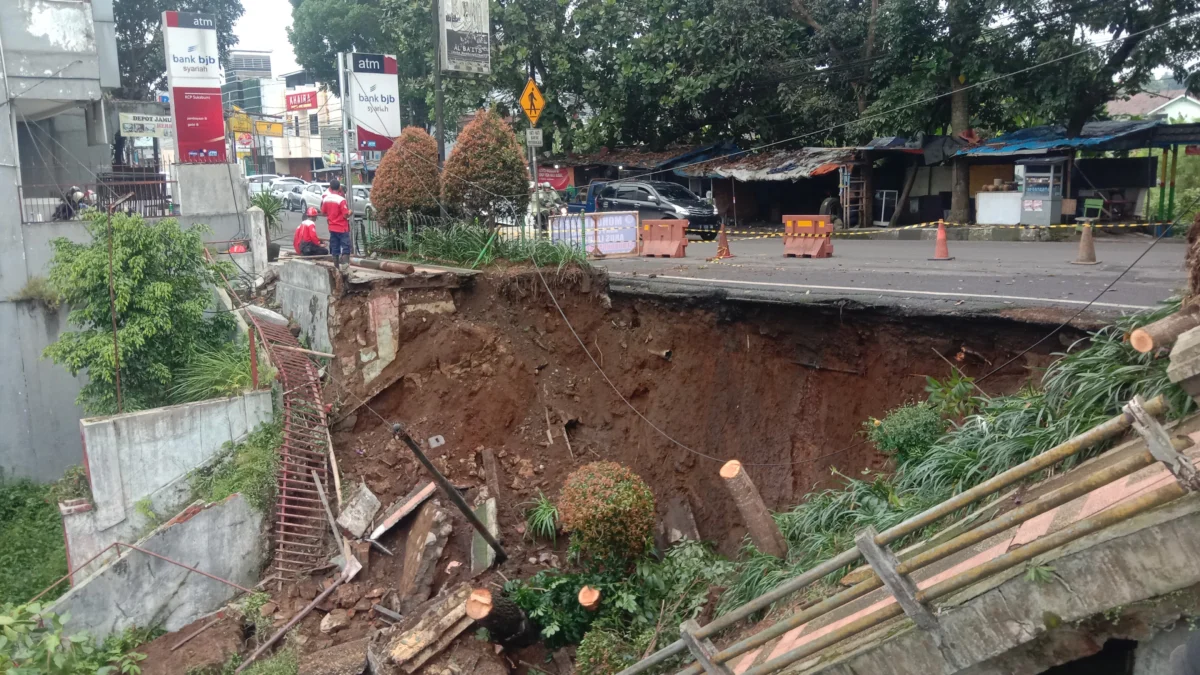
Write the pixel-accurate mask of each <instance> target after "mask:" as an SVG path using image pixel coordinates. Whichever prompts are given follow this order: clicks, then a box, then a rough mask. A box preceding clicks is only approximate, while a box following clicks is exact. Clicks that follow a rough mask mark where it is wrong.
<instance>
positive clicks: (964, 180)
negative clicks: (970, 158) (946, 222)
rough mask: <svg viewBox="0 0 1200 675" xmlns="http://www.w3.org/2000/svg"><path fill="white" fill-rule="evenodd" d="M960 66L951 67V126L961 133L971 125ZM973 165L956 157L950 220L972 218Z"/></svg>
mask: <svg viewBox="0 0 1200 675" xmlns="http://www.w3.org/2000/svg"><path fill="white" fill-rule="evenodd" d="M957 70H958V68H951V69H950V128H951V129H953V130H954V133H955V134H961V133H963V132H965V131H966V130H967V129H969V128H970V127H971V114H970V110H969V109H968V107H967V90H966V89H965V88H964V86H963V85H964V84H965V83H964V82H962V81H961V80H960V79H959V73H958V72H956V71H957ZM970 188H971V167H970V165H969V164H967V158H966V157H956V158H954V182H953V183H952V185H951V192H950V222H952V223H966V222H968V221H969V220H970V218H971V191H970Z"/></svg>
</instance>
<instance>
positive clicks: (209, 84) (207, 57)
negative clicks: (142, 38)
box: [163, 12, 226, 164]
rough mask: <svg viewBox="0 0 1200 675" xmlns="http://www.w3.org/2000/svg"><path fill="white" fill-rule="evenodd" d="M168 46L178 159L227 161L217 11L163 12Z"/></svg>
mask: <svg viewBox="0 0 1200 675" xmlns="http://www.w3.org/2000/svg"><path fill="white" fill-rule="evenodd" d="M163 52H164V53H165V54H166V61H167V89H168V91H169V92H170V97H171V118H172V120H173V121H174V125H175V145H176V147H177V153H176V157H177V158H178V161H180V162H182V163H184V164H199V163H214V162H217V163H220V162H225V161H226V144H225V118H224V115H223V113H222V109H221V73H220V58H219V56H220V52H219V51H218V49H217V21H216V17H214V16H213V15H211V14H191V13H188V12H163Z"/></svg>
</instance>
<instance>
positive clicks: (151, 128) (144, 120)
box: [117, 113, 175, 145]
mask: <svg viewBox="0 0 1200 675" xmlns="http://www.w3.org/2000/svg"><path fill="white" fill-rule="evenodd" d="M117 117H118V118H120V121H121V135H122V136H129V137H131V138H139V137H147V138H174V137H175V125H174V123H173V122H172V121H171V116H170V115H139V114H137V113H118V114H117ZM151 145H153V143H151Z"/></svg>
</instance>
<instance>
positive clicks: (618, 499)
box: [559, 462, 654, 566]
mask: <svg viewBox="0 0 1200 675" xmlns="http://www.w3.org/2000/svg"><path fill="white" fill-rule="evenodd" d="M559 510H560V513H561V515H562V524H563V529H565V530H566V531H567V532H570V533H571V548H572V550H574V551H577V552H579V553H580V554H581V555H583V556H587V557H589V558H591V559H592V560H593V561H596V562H601V563H605V562H610V561H611V562H614V563H616V564H617V565H618V566H620V561H625V560H634V559H636V558H638V557H639V556H641V554H642V552H643V551H644V550H645V549H646V542H647V541H648V540H649V539H650V531H651V528H653V527H654V495H653V494H652V493H651V492H650V488H649V487H647V486H646V483H645V482H644V481H643V480H642V479H641V478H639V477H638V476H637V474H635V473H633V472H632V471H630V470H629V469H628V468H626V467H624V466H621V465H620V464H617V463H616V462H592V463H591V464H586V465H584V466H582V467H580V468H579V469H576V470H575V471H574V472H572V473H571V474H570V475H569V476H567V480H566V482H565V483H564V484H563V488H562V494H561V495H560V496H559Z"/></svg>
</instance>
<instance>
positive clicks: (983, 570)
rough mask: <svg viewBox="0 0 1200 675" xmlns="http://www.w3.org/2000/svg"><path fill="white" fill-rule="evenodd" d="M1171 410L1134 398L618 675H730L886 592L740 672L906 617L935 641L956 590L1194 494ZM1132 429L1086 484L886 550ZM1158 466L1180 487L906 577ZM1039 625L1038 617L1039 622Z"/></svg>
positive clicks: (762, 672)
mask: <svg viewBox="0 0 1200 675" xmlns="http://www.w3.org/2000/svg"><path fill="white" fill-rule="evenodd" d="M1166 409H1167V404H1166V402H1165V400H1164V399H1163V397H1161V396H1159V397H1157V398H1154V399H1153V400H1151V401H1148V402H1146V401H1143V400H1142V399H1141V398H1140V397H1135V398H1134V400H1132V401H1130V402H1129V404H1128V405H1127V406H1126V407H1125V412H1123V413H1122V414H1121V415H1118V416H1116V417H1114V418H1112V419H1110V420H1108V421H1106V422H1104V423H1102V424H1100V425H1098V426H1096V427H1094V428H1092V429H1090V430H1088V431H1085V432H1084V433H1082V434H1080V435H1078V436H1076V437H1074V438H1071V439H1070V440H1068V441H1066V442H1065V443H1063V444H1061V445H1058V446H1056V447H1054V448H1051V449H1050V450H1047V451H1046V452H1044V453H1042V454H1041V455H1038V456H1037V457H1034V458H1032V459H1030V460H1028V461H1026V462H1024V463H1023V464H1020V465H1018V466H1016V467H1013V468H1012V469H1009V470H1008V471H1005V472H1004V473H1002V474H1000V475H998V476H995V477H994V478H991V479H990V480H987V481H985V482H983V483H981V484H979V485H977V486H975V487H973V488H971V489H969V490H965V491H963V492H962V493H960V494H958V495H956V496H954V497H952V498H950V499H948V500H946V501H945V502H942V503H941V504H938V505H937V506H934V507H932V508H930V509H928V510H926V511H925V512H924V513H921V514H919V515H917V516H914V517H913V518H910V519H909V520H906V521H904V522H903V523H900V524H899V525H896V526H894V527H891V528H889V529H887V530H885V531H883V532H878V533H877V532H874V531H873V530H870V529H868V530H867V531H864V532H862V533H860V534H859V536H858V537H856V539H855V541H856V543H857V546H856V547H855V548H852V549H850V550H848V551H845V552H843V553H841V554H840V555H837V556H835V557H833V558H831V559H829V560H826V561H825V562H823V563H821V564H820V565H817V566H816V567H814V568H813V569H811V570H809V571H807V572H805V573H804V574H801V575H799V576H797V577H795V578H793V579H791V580H790V581H788V582H786V583H784V584H783V585H781V586H779V587H778V588H776V589H774V590H772V591H769V592H767V593H765V594H763V595H761V596H759V597H758V598H755V599H754V600H752V601H750V602H748V603H746V604H744V605H742V606H741V607H738V608H736V609H734V610H733V611H731V612H729V613H728V614H725V615H724V616H722V617H720V618H719V619H716V620H715V621H713V622H712V623H709V624H708V625H705V626H701V627H697V626H694V625H688V624H684V626H682V627H681V633H682V637H681V638H680V639H679V640H676V641H675V642H673V643H671V644H670V645H667V646H666V647H664V648H662V649H660V650H658V651H657V652H655V653H654V654H652V655H650V656H649V657H647V658H645V659H643V660H641V661H639V662H637V663H636V664H634V665H632V666H630V667H629V668H626V669H625V670H622V671H621V672H620V673H619V674H618V675H634V674H635V673H644V672H647V671H650V670H651V669H653V668H657V667H659V666H662V665H664V664H665V663H666V662H668V661H670V660H672V659H674V658H678V657H681V656H684V655H685V654H687V653H690V654H691V655H692V656H694V657H695V658H696V662H695V663H693V664H692V665H690V666H687V667H685V668H683V669H682V670H680V671H679V675H700V674H702V673H710V674H711V673H727V672H729V671H728V670H727V666H726V665H725V664H728V663H729V662H731V661H732V660H734V659H736V658H737V657H739V656H741V655H743V654H747V653H749V652H751V651H752V650H755V649H757V648H759V647H762V646H763V645H766V644H767V643H769V642H771V641H772V640H775V639H776V638H780V637H782V636H784V635H785V634H787V633H789V632H791V631H793V630H795V629H797V628H799V627H801V626H803V625H805V624H807V623H809V622H811V621H814V620H816V619H818V618H820V617H822V616H825V615H826V614H828V613H830V612H832V611H834V610H836V609H838V608H839V607H842V606H844V605H847V604H849V603H850V602H853V601H854V600H857V599H859V598H861V597H863V596H865V595H867V594H868V593H870V592H872V591H874V590H876V589H879V588H887V590H888V591H889V592H890V594H891V595H892V597H893V598H895V600H896V602H895V603H891V604H889V605H886V606H884V607H882V608H880V609H878V610H876V611H874V612H871V613H868V614H866V615H865V616H862V617H860V618H857V619H855V620H853V621H849V622H848V623H846V624H845V625H841V626H840V627H838V628H836V629H834V630H831V631H829V632H828V633H825V634H823V635H821V636H820V637H818V638H815V639H813V640H810V641H808V642H804V643H803V644H800V645H799V646H795V647H793V648H791V649H789V650H788V651H786V652H784V653H782V654H778V655H774V656H773V657H771V658H769V660H767V661H765V662H763V663H760V664H758V665H754V666H752V667H750V668H748V669H745V668H741V667H739V672H741V673H742V675H766V674H767V673H775V672H778V671H780V670H782V669H784V668H787V667H788V666H790V665H792V664H794V663H797V662H799V661H801V660H802V659H805V658H808V657H810V656H812V655H814V654H816V653H817V652H820V651H822V650H824V649H826V648H828V647H831V646H833V645H835V644H837V643H839V642H842V641H843V640H846V639H848V638H851V637H853V636H855V635H859V634H861V633H863V632H865V631H867V630H870V629H873V628H875V627H876V626H879V625H880V624H883V623H885V622H887V621H890V620H891V619H894V618H897V617H900V616H904V615H907V616H908V617H909V618H911V619H912V620H913V622H914V623H915V624H916V625H917V626H918V627H920V628H921V629H923V630H928V631H935V632H936V631H937V621H938V619H937V618H936V616H934V613H933V612H932V611H931V609H930V605H931V603H932V602H933V601H934V600H937V599H939V598H943V597H946V596H947V595H949V594H951V593H954V592H956V591H958V590H961V589H963V588H966V587H968V586H971V585H974V584H975V583H978V582H979V581H982V580H984V579H987V578H989V577H992V576H994V575H996V574H999V573H1001V572H1004V571H1005V570H1009V569H1012V568H1013V567H1016V566H1018V565H1021V564H1023V563H1025V562H1027V561H1029V560H1031V559H1033V558H1034V557H1036V556H1039V555H1042V554H1044V553H1047V552H1049V551H1052V550H1054V549H1056V548H1058V547H1060V546H1062V545H1064V544H1067V543H1069V542H1071V541H1074V540H1076V539H1079V538H1081V537H1083V536H1086V535H1088V534H1091V533H1093V532H1096V531H1099V530H1102V529H1104V528H1106V527H1110V526H1112V525H1115V524H1117V523H1119V522H1121V521H1123V520H1127V519H1129V518H1132V517H1133V516H1135V515H1138V514H1140V513H1144V512H1146V511H1148V510H1150V509H1153V508H1156V507H1158V506H1161V505H1163V504H1166V503H1168V502H1170V501H1173V500H1174V499H1177V498H1178V497H1181V496H1183V495H1184V494H1186V493H1187V492H1189V491H1192V490H1194V489H1196V488H1197V487H1198V482H1197V478H1196V473H1195V468H1194V467H1193V466H1192V463H1191V460H1190V459H1188V458H1186V457H1185V456H1183V455H1181V454H1180V452H1179V451H1180V450H1183V449H1184V448H1186V447H1188V446H1190V445H1191V441H1190V440H1187V439H1184V438H1171V437H1170V436H1169V435H1168V434H1167V432H1166V430H1165V429H1164V428H1163V427H1162V425H1161V424H1159V422H1158V421H1157V420H1156V419H1155V416H1157V415H1161V414H1163V413H1165V412H1166ZM1131 427H1132V428H1134V429H1135V430H1136V431H1137V432H1138V434H1139V435H1140V436H1141V437H1142V439H1143V441H1144V442H1142V443H1135V444H1131V445H1130V446H1129V447H1127V448H1124V449H1122V450H1120V451H1117V452H1116V454H1115V455H1114V456H1113V457H1112V460H1113V461H1110V462H1108V463H1105V464H1101V465H1099V466H1100V468H1098V469H1095V470H1093V471H1092V472H1090V473H1088V474H1085V475H1081V476H1079V477H1078V478H1077V479H1075V480H1074V481H1072V482H1070V483H1068V484H1066V485H1064V486H1063V487H1061V488H1059V489H1057V490H1054V491H1051V492H1049V493H1047V494H1044V495H1041V496H1040V497H1038V498H1037V499H1036V500H1034V501H1031V502H1027V503H1025V504H1023V505H1020V506H1018V507H1016V508H1014V509H1012V510H1010V511H1008V512H1007V513H1004V514H1003V515H1000V516H998V517H994V518H993V519H991V520H989V521H986V522H983V523H982V524H980V525H979V526H978V527H975V528H973V529H966V530H965V531H962V532H960V533H959V534H958V535H957V536H955V537H953V538H950V539H948V540H946V541H943V542H941V543H938V544H936V545H931V546H927V547H925V548H924V549H923V550H919V551H918V552H917V553H916V554H915V555H913V556H912V557H909V558H907V559H905V560H903V561H901V562H898V563H897V561H896V560H895V557H894V556H893V555H892V554H891V552H890V551H888V549H887V547H888V545H889V544H893V543H898V542H899V541H900V540H902V539H904V538H906V537H909V536H911V535H914V534H917V533H920V532H921V531H923V530H925V529H926V528H927V527H929V526H930V525H933V524H934V523H936V522H938V521H939V520H941V519H942V518H945V517H947V516H951V515H953V514H956V513H959V512H961V511H962V509H964V508H965V507H967V506H970V505H971V504H974V503H976V502H979V501H980V500H982V499H984V498H986V497H989V496H991V495H994V494H996V493H997V492H999V491H1000V490H1003V489H1005V488H1007V487H1010V486H1013V485H1015V484H1017V483H1018V482H1020V481H1023V480H1025V479H1027V478H1029V477H1032V476H1035V475H1037V474H1039V473H1040V472H1042V471H1044V470H1046V469H1049V468H1051V467H1053V466H1055V465H1057V464H1059V463H1060V462H1062V461H1064V460H1067V459H1069V458H1071V457H1073V456H1075V455H1076V454H1078V453H1079V452H1081V451H1083V450H1085V449H1087V448H1089V447H1091V446H1094V445H1096V444H1098V443H1102V442H1104V441H1107V440H1111V439H1113V438H1116V437H1118V436H1120V435H1121V434H1123V433H1125V432H1126V431H1128V430H1129V429H1130V428H1131ZM1156 462H1161V463H1163V464H1164V465H1165V466H1166V468H1167V469H1168V470H1170V472H1171V473H1172V474H1173V475H1174V476H1175V478H1176V480H1175V481H1174V482H1171V483H1169V484H1167V485H1166V486H1164V487H1161V488H1158V489H1156V490H1153V491H1151V492H1148V493H1145V494H1141V495H1139V496H1137V497H1134V498H1133V499H1130V500H1129V501H1127V502H1123V503H1121V504H1118V505H1116V506H1114V507H1112V508H1110V509H1108V510H1106V511H1102V512H1100V513H1099V514H1097V515H1093V516H1091V517H1089V518H1086V519H1083V520H1079V521H1077V522H1075V523H1074V524H1072V525H1069V526H1067V527H1065V528H1063V529H1061V530H1058V531H1057V532H1054V533H1052V534H1049V535H1047V536H1044V537H1041V538H1039V539H1036V540H1034V541H1032V542H1029V543H1027V544H1025V545H1023V546H1021V547H1019V548H1016V549H1014V550H1010V551H1008V552H1007V553H1004V554H1003V555H1000V556H999V557H996V558H993V559H991V560H989V561H987V562H984V563H981V564H980V565H978V566H975V567H973V568H971V569H968V570H966V571H963V572H960V573H958V574H955V575H953V576H951V577H949V578H947V579H944V580H941V581H939V582H937V583H935V584H933V585H932V586H929V587H927V588H923V589H921V590H919V591H918V590H916V587H915V585H914V584H913V582H912V580H911V578H910V575H911V574H912V573H913V572H915V571H917V570H919V569H921V568H923V567H926V566H928V565H931V564H933V563H935V562H937V561H940V560H943V559H945V558H947V557H948V556H950V555H952V554H954V553H958V552H960V551H963V550H966V549H967V548H969V547H971V546H974V545H975V544H978V543H980V542H983V541H985V540H987V539H989V538H990V537H992V536H995V535H997V534H1000V533H1003V532H1005V531H1007V530H1009V529H1011V528H1014V527H1016V526H1018V525H1020V524H1021V523H1024V522H1026V521H1028V520H1030V519H1032V518H1034V517H1036V516H1038V515H1041V514H1044V513H1047V512H1049V511H1050V510H1052V509H1055V508H1057V507H1059V506H1061V505H1063V504H1067V503H1069V502H1071V501H1073V500H1075V499H1077V498H1079V497H1082V496H1084V495H1086V494H1088V493H1090V492H1092V491H1094V490H1097V489H1100V488H1102V487H1104V486H1106V485H1108V484H1110V483H1113V482H1115V481H1117V480H1120V479H1122V478H1124V477H1126V476H1129V475H1131V474H1133V473H1134V472H1136V471H1139V470H1141V469H1143V468H1145V467H1148V466H1150V465H1152V464H1154V463H1156ZM863 558H866V560H867V562H868V563H869V565H870V567H871V571H872V572H873V574H872V575H871V576H870V577H868V578H866V579H864V580H863V581H860V582H858V583H857V584H855V585H853V586H851V587H850V588H847V589H845V590H842V591H840V592H838V593H837V594H835V595H832V596H830V597H827V598H825V599H823V600H821V601H820V602H817V603H816V604H814V605H811V606H809V607H807V608H806V609H803V610H801V611H799V612H796V613H793V614H791V615H790V616H788V617H786V618H785V619H783V620H782V621H778V622H776V623H774V624H772V625H770V626H768V627H766V628H765V629H763V630H760V631H757V632H756V633H754V634H752V635H750V636H748V637H746V638H744V639H742V640H739V641H738V642H736V643H735V644H733V645H730V646H729V647H726V648H725V649H721V650H719V651H718V650H717V649H716V648H715V647H713V646H712V643H711V642H709V640H708V638H709V637H711V636H714V635H716V634H717V633H719V632H720V631H723V630H725V629H727V628H730V627H732V626H733V625H734V624H736V623H737V622H739V621H741V620H743V619H746V618H748V617H750V616H752V615H753V614H755V613H757V612H760V611H762V610H765V609H767V608H769V607H770V606H771V605H772V604H774V603H775V602H777V601H779V600H782V599H784V598H786V597H787V596H789V595H791V594H793V593H796V592H798V591H801V590H804V589H805V588H806V587H808V586H809V585H810V584H812V583H814V582H816V581H818V580H820V579H822V578H824V577H826V576H828V575H831V574H834V573H836V572H838V571H839V570H842V569H844V568H846V567H848V566H850V565H853V564H855V563H857V562H858V561H859V560H861V559H863ZM1039 619H1040V617H1039Z"/></svg>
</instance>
